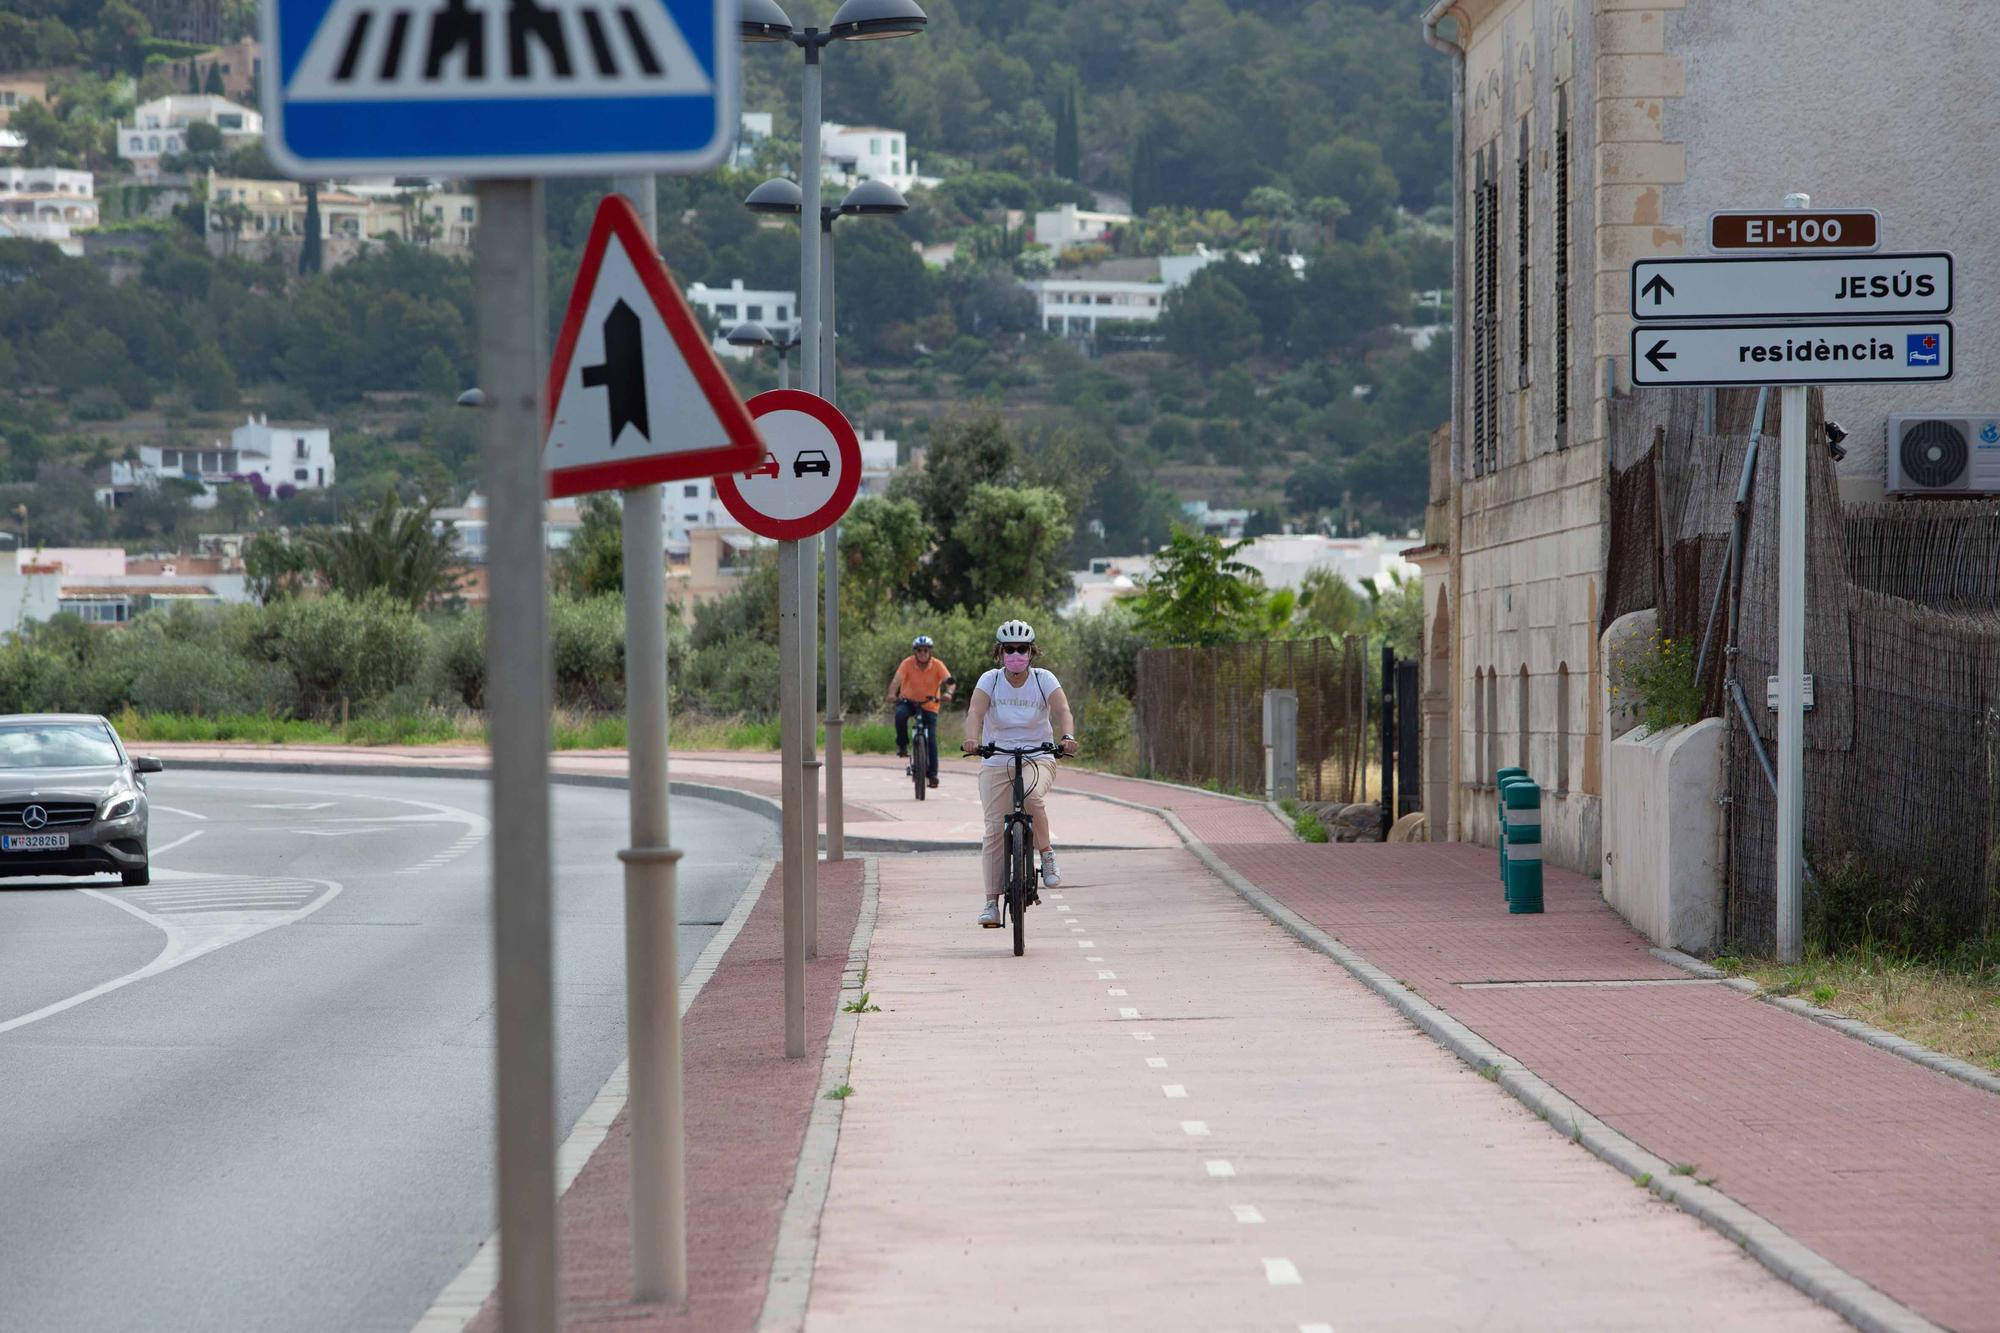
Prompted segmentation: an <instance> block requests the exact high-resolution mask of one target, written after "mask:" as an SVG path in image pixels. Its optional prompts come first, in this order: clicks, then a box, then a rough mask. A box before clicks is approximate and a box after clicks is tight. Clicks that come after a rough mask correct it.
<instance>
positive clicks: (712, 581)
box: [667, 528, 771, 625]
mask: <svg viewBox="0 0 2000 1333" xmlns="http://www.w3.org/2000/svg"><path fill="white" fill-rule="evenodd" d="M770 544H771V543H770V541H769V540H768V539H766V538H763V537H756V536H752V535H751V534H750V533H748V532H745V531H744V530H743V529H741V528H701V529H698V530H696V531H695V532H693V533H692V534H690V537H689V542H688V549H687V552H686V554H685V555H679V556H675V555H672V554H671V553H670V555H669V559H668V562H667V601H668V602H669V603H670V604H671V605H672V606H673V607H674V608H675V609H676V610H677V611H678V612H679V613H680V617H681V621H682V623H683V624H688V625H692V624H693V623H694V612H695V608H696V607H698V606H706V605H707V604H708V603H710V602H717V601H720V600H722V599H723V598H724V597H726V596H728V595H729V593H730V592H731V591H733V590H734V589H735V587H736V586H737V583H738V581H739V580H741V579H742V577H743V575H744V574H746V573H748V572H749V570H750V568H751V565H752V563H753V562H754V561H755V559H756V555H757V551H758V550H759V548H761V547H765V546H769V545H770Z"/></svg>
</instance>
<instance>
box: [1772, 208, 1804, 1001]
mask: <svg viewBox="0 0 2000 1333" xmlns="http://www.w3.org/2000/svg"><path fill="white" fill-rule="evenodd" d="M1785 207H1786V208H1787V209H1791V210H1794V211H1797V210H1803V209H1807V208H1810V207H1812V196H1811V195H1806V194H1788V195H1786V196H1785ZM1778 411H1779V413H1780V415H1781V416H1782V418H1783V419H1782V421H1781V423H1780V425H1779V431H1780V434H1779V439H1778V820H1777V823H1778V829H1777V848H1778V850H1777V857H1778V865H1777V877H1778V961H1779V962H1781V963H1796V962H1798V961H1799V957H1800V955H1801V953H1802V952H1803V948H1802V944H1803V933H1804V932H1803V922H1804V912H1803V910H1802V907H1803V902H1804V899H1803V895H1802V893H1801V890H1800V882H1799V880H1800V870H1801V867H1802V862H1803V859H1804V857H1805V778H1806V695H1805V674H1806V386H1805V385H1803V384H1787V385H1785V386H1784V388H1783V389H1782V390H1781V391H1780V393H1779V398H1778Z"/></svg>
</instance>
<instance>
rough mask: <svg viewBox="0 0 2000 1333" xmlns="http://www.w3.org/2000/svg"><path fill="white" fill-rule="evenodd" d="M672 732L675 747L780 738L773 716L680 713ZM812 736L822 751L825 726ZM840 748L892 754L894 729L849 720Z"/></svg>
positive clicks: (770, 745)
mask: <svg viewBox="0 0 2000 1333" xmlns="http://www.w3.org/2000/svg"><path fill="white" fill-rule="evenodd" d="M672 734H673V742H674V748H675V749H677V750H762V751H768V752H770V753H773V754H775V753H777V750H778V746H779V742H780V740H781V737H780V736H779V734H778V719H776V718H761V719H760V718H741V717H701V716H695V715H683V716H681V717H677V718H675V719H674V723H673V732H672ZM815 735H816V737H817V739H816V742H815V743H816V744H817V745H818V746H819V748H820V750H821V751H822V752H824V751H825V749H826V728H825V726H821V727H820V728H819V729H818V731H817V732H816V733H815ZM938 741H939V743H940V744H941V745H943V746H944V747H945V749H944V751H943V752H944V753H945V754H951V753H953V752H954V750H955V749H956V746H955V744H954V743H952V742H951V741H949V740H948V739H947V737H946V736H945V735H944V730H943V728H942V727H940V728H939V734H938ZM620 743H621V744H622V743H623V742H620ZM841 748H842V750H843V751H844V752H846V753H847V754H894V753H895V752H896V728H895V727H894V726H893V725H891V724H890V723H887V722H858V721H857V722H849V723H848V724H847V726H846V728H845V730H844V731H843V732H842V738H841Z"/></svg>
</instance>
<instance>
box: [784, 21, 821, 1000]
mask: <svg viewBox="0 0 2000 1333" xmlns="http://www.w3.org/2000/svg"><path fill="white" fill-rule="evenodd" d="M818 35H819V34H818V33H817V32H816V31H815V30H814V29H812V28H807V29H806V31H805V36H806V40H805V55H806V73H805V86H804V88H803V90H802V91H801V93H800V101H799V111H800V117H799V131H800V145H799V194H800V206H799V337H800V339H801V341H800V343H799V371H800V383H802V384H803V385H804V386H805V391H806V392H807V393H811V394H817V393H819V392H820V388H821V385H820V346H819V329H820V320H821V318H822V317H823V312H822V311H821V310H820V286H819V268H820V262H821V260H820V232H819V226H818V219H819V210H820V135H821V116H822V91H821V90H822V88H823V87H824V79H823V78H822V75H823V73H824V67H823V66H822V65H821V64H820V51H821V45H822V44H821V43H820V42H819V41H818V40H817V38H818ZM807 544H808V542H805V541H802V542H799V543H797V545H796V547H795V549H794V550H793V552H792V561H793V565H794V570H793V573H794V575H795V577H796V578H797V579H798V586H797V588H796V589H795V590H794V593H795V597H794V599H795V600H798V601H799V602H800V605H799V608H798V609H799V613H800V614H801V615H803V616H804V617H805V618H806V619H805V620H804V622H803V623H802V624H801V625H800V627H799V638H798V640H797V641H795V643H794V645H793V651H792V652H791V653H790V654H787V653H786V652H785V650H784V646H783V644H782V643H781V644H780V645H779V648H778V662H779V670H781V671H785V672H788V673H790V674H792V675H795V676H797V677H798V678H799V679H798V685H799V689H800V691H801V694H800V697H801V699H802V700H803V701H804V702H803V703H802V704H801V706H800V709H799V712H798V713H797V715H796V716H794V718H793V719H792V725H793V727H794V728H795V729H796V730H797V731H798V733H799V748H798V752H797V757H796V763H797V764H798V765H799V785H798V792H799V800H800V803H801V814H800V818H801V820H802V822H803V823H804V826H805V830H804V834H803V837H804V841H803V842H802V843H801V844H800V847H801V850H800V865H799V876H800V889H799V895H800V896H799V903H800V910H801V912H802V913H803V917H802V919H801V921H800V924H799V929H800V932H801V937H802V941H803V945H804V948H805V950H806V953H807V955H808V956H817V955H818V953H819V867H818V861H819V759H818V758H817V757H816V755H815V753H814V752H815V750H816V749H817V748H818V747H817V746H816V745H815V744H814V742H813V731H814V726H813V722H814V719H813V714H814V713H815V712H816V711H817V710H815V709H814V707H813V702H814V700H815V699H816V698H817V697H818V694H819V691H818V689H817V686H818V684H819V671H818V670H817V667H816V663H817V660H818V656H819V654H818V653H817V651H816V648H817V646H818V640H819V631H818V628H817V626H818V624H819V598H818V596H817V595H816V594H815V583H816V580H813V579H811V578H810V577H809V575H808V573H807V569H808V565H807V561H808V552H807V551H805V550H804V549H802V548H803V547H804V546H806V545H807ZM783 558H784V557H783V556H782V555H781V556H780V557H779V559H780V560H782V559H783ZM781 595H782V594H781ZM804 599H810V600H804ZM781 725H782V724H781ZM787 767H790V765H789V764H788V765H787ZM787 956H788V957H789V953H788V954H787ZM802 984H803V983H802ZM801 994H802V995H803V992H801ZM788 1012H789V1011H788Z"/></svg>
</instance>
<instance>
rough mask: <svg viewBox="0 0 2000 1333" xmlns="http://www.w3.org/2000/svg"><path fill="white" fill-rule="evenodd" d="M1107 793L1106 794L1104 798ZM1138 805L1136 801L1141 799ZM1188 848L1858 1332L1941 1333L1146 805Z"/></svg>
mask: <svg viewBox="0 0 2000 1333" xmlns="http://www.w3.org/2000/svg"><path fill="white" fill-rule="evenodd" d="M1106 799H1109V798H1106ZM1142 808H1143V807H1142ZM1154 813H1155V814H1157V815H1159V816H1160V818H1162V819H1164V820H1166V822H1167V825H1168V826H1169V827H1170V828H1172V829H1173V830H1174V832H1175V833H1176V834H1177V835H1179V837H1180V839H1181V841H1182V842H1184V843H1186V844H1187V847H1188V850H1189V851H1191V852H1193V853H1194V854H1195V856H1196V857H1197V858H1198V859H1200V861H1201V862H1202V864H1203V865H1205V866H1207V867H1208V868H1209V869H1210V870H1211V871H1213V872H1214V873H1215V875H1216V877H1217V878H1218V879H1220V880H1221V881H1222V882H1223V883H1224V884H1227V885H1228V886H1229V887H1230V888H1231V889H1234V890H1235V891H1236V893H1237V895H1238V896H1240V897H1241V898H1242V899H1243V900H1244V901H1245V902H1247V903H1249V904H1250V905H1251V906H1253V907H1255V908H1256V909H1257V910H1258V911H1260V912H1262V913H1263V914H1264V915H1265V916H1267V917H1269V918H1270V919H1271V920H1272V921H1274V922H1276V923H1277V924H1278V925H1279V926H1280V927H1282V928H1283V929H1284V930H1285V931H1286V932H1287V933H1288V934H1290V935H1291V936H1292V937H1293V938H1295V939H1297V940H1298V941H1299V942H1300V943H1301V944H1304V945H1305V946H1306V947H1308V948H1310V949H1313V950H1315V951H1317V952H1319V953H1322V954H1325V955H1326V956H1327V957H1329V958H1331V959H1333V960H1334V961H1335V962H1337V963H1339V964H1340V965H1341V966H1342V967H1343V968H1345V969H1346V970H1347V971H1348V972H1349V973H1350V974H1352V975H1353V976H1354V978H1355V979H1356V980H1358V981H1360V982H1361V984H1362V985H1364V986H1366V987H1368V989H1370V990H1372V991H1374V992H1375V993H1376V994H1377V995H1379V996H1381V997H1382V998H1383V999H1385V1000H1387V1001H1388V1002H1389V1004H1390V1005H1391V1006H1392V1007H1393V1008H1395V1010H1396V1011H1397V1012H1398V1013H1400V1014H1401V1015H1402V1016H1403V1017H1404V1018H1406V1019H1408V1020H1409V1021H1410V1022H1411V1023H1413V1024H1415V1025H1416V1026H1417V1027H1418V1028H1420V1029H1422V1030H1423V1032H1425V1033H1426V1034H1427V1035H1429V1036H1430V1037H1431V1039H1432V1040H1434V1041H1436V1042H1437V1043H1438V1044H1439V1045H1441V1046H1443V1047H1444V1048H1445V1049H1446V1050H1448V1051H1450V1052H1451V1053H1452V1054H1453V1055H1456V1056H1457V1057H1458V1058H1459V1059H1460V1060H1463V1061H1464V1062H1465V1063H1466V1064H1468V1065H1470V1066H1472V1068H1474V1069H1476V1070H1478V1071H1479V1073H1480V1074H1481V1076H1483V1077H1485V1078H1488V1079H1491V1080H1493V1081H1494V1082H1496V1083H1498V1084H1499V1085H1500V1086H1501V1087H1503V1088H1505V1089H1506V1090H1507V1091H1508V1092H1509V1093H1510V1094H1512V1095H1513V1097H1514V1098H1515V1099H1516V1100H1518V1101H1519V1102H1520V1103H1521V1104H1522V1105H1524V1106H1526V1107H1527V1108H1528V1109H1529V1110H1531V1111H1533V1112H1534V1113H1535V1114H1536V1115H1538V1116H1540V1117H1541V1118H1542V1119H1543V1120H1545V1121H1547V1122H1548V1124H1549V1127H1550V1128H1551V1129H1554V1130H1555V1131H1556V1132H1557V1133H1560V1134H1563V1135H1565V1136H1566V1137H1567V1138H1568V1139H1569V1140H1570V1141H1571V1142H1572V1143H1576V1144H1578V1145H1580V1146H1582V1147H1583V1148H1585V1149H1587V1150H1589V1152H1590V1153H1591V1154H1592V1155H1593V1156H1595V1157H1597V1158H1598V1159H1599V1160H1601V1161H1604V1162H1608V1163H1609V1164H1610V1165H1612V1166H1614V1167H1616V1168H1617V1169H1618V1170H1619V1171H1622V1172H1623V1173H1625V1174H1626V1175H1627V1176H1629V1177H1631V1178H1632V1180H1633V1182H1634V1183H1635V1184H1643V1185H1644V1186H1645V1187H1646V1188H1647V1189H1649V1190H1651V1191H1652V1193H1653V1194H1655V1195H1657V1196H1658V1197H1659V1198H1662V1199H1665V1200H1666V1201H1668V1202H1669V1203H1672V1204H1675V1205H1677V1206H1678V1207H1680V1208H1681V1209H1682V1210H1683V1211H1685V1212H1687V1213H1689V1214H1691V1215H1692V1216H1694V1217H1696V1218H1698V1219H1700V1220H1701V1221H1703V1222H1705V1223H1707V1224H1708V1225H1709V1226H1711V1227H1713V1228H1714V1229H1715V1230H1717V1231H1719V1232H1721V1233H1722V1234H1723V1235H1725V1236H1727V1237H1729V1238H1730V1239H1731V1240H1733V1241H1735V1242H1736V1243H1737V1244H1739V1245H1741V1246H1742V1247H1743V1248H1744V1250H1745V1251H1746V1252H1747V1253H1749V1254H1751V1255H1752V1256H1754V1257H1755V1258H1756V1259H1757V1261H1758V1262H1759V1263H1761V1264H1763V1265H1764V1267H1766V1268H1768V1269H1770V1270H1771V1272H1773V1273H1775V1274H1777V1275H1778V1276H1779V1277H1781V1278H1783V1279H1784V1280H1785V1281H1787V1282H1789V1283H1791V1284H1792V1285H1793V1286H1794V1287H1797V1288H1798V1289H1799V1290H1800V1291H1802V1292H1804V1293H1805V1294H1806V1295H1807V1296H1810V1297H1812V1299H1814V1300H1816V1301H1818V1302H1819V1303H1820V1304H1822V1305H1824V1306H1826V1307H1827V1308H1828V1309H1830V1310H1832V1311H1834V1313H1836V1314H1838V1315H1840V1316H1841V1317H1842V1318H1844V1319H1846V1320H1847V1321H1848V1322H1849V1323H1851V1324H1853V1325H1854V1326H1855V1327H1856V1328H1859V1329H1862V1330H1864V1331H1865V1333H1942V1330H1941V1329H1940V1328H1939V1326H1938V1325H1936V1324H1934V1323H1932V1322H1931V1321H1930V1320H1928V1319H1925V1318H1924V1317H1923V1316H1922V1315H1920V1314H1918V1313H1917V1312H1916V1311H1914V1310H1912V1309H1910V1308H1909V1307H1907V1306H1905V1305H1903V1304H1901V1303H1900V1302H1898V1301H1895V1300H1893V1299H1891V1298H1890V1297H1888V1296H1886V1295H1884V1294H1883V1293H1882V1292H1880V1291H1877V1290H1876V1289H1875V1288H1873V1287H1871V1286H1869V1285H1868V1284H1867V1283H1865V1282H1863V1281H1862V1280H1861V1279H1860V1278H1857V1277H1855V1276H1854V1275H1853V1274H1851V1273H1848V1272H1845V1271H1844V1270H1842V1269H1840V1268H1838V1267H1836V1266H1835V1265H1834V1264H1832V1263H1831V1262H1830V1261H1828V1260H1827V1259H1826V1258H1825V1257H1824V1256H1822V1255H1820V1254H1819V1253H1817V1252H1816V1251H1814V1250H1813V1249H1811V1248H1810V1247H1809V1246H1807V1245H1805V1244H1804V1243H1802V1242H1800V1241H1798V1240H1796V1239H1794V1238H1793V1237H1792V1236H1790V1235H1788V1234H1787V1233H1785V1232H1784V1231H1782V1230H1780V1229H1779V1228H1778V1227H1777V1226H1775V1225H1774V1224H1772V1223H1771V1222H1770V1221H1768V1220H1767V1219H1765V1218H1763V1217H1761V1216H1759V1215H1758V1214H1756V1213H1754V1212H1752V1211H1751V1210H1750V1209H1748V1208H1746V1207H1744V1206H1743V1205H1742V1204H1740V1203H1738V1202H1737V1201H1736V1200H1734V1199H1732V1198H1730V1197H1729V1196H1728V1195H1726V1194H1724V1193H1723V1192H1722V1191H1720V1190H1718V1189H1715V1188H1713V1187H1712V1186H1708V1185H1703V1184H1701V1183H1700V1182H1698V1181H1696V1180H1694V1179H1692V1178H1690V1177H1686V1176H1678V1175H1675V1174H1673V1164H1672V1163H1669V1162H1667V1161H1666V1160H1665V1159H1664V1158H1661V1157H1658V1156H1655V1155H1654V1154H1653V1153H1651V1152H1648V1151H1647V1150H1646V1149H1645V1148H1643V1147H1641V1146H1640V1145H1639V1144H1637V1143H1635V1142H1633V1141H1632V1140H1631V1139H1629V1138H1627V1137H1625V1136H1624V1135H1623V1134H1621V1133H1619V1132H1618V1131H1617V1130H1615V1129H1612V1128H1611V1127H1610V1126H1609V1125H1606V1124H1605V1123H1604V1122H1603V1121H1601V1120H1599V1119H1598V1118H1597V1117H1596V1116H1594V1115H1591V1114H1590V1113H1589V1112H1588V1111H1586V1110H1584V1109H1583V1108H1582V1107H1581V1106H1578V1105H1577V1104H1576V1103H1575V1102H1573V1101H1571V1100H1570V1099H1569V1098H1568V1097H1565V1096H1564V1095H1563V1094H1562V1093H1560V1092H1558V1091H1556V1089H1555V1088H1554V1087H1552V1086H1551V1085H1550V1084H1549V1083H1547V1082H1546V1081H1544V1080H1543V1079H1542V1078H1541V1076H1540V1075H1538V1074H1535V1073H1534V1072H1533V1071H1531V1070H1529V1069H1527V1068H1525V1067H1523V1066H1522V1065H1521V1064H1520V1063H1519V1062H1518V1061H1516V1060H1515V1059H1514V1058H1513V1057H1512V1056H1510V1055H1508V1054H1507V1053H1506V1052H1505V1051H1503V1050H1501V1049H1500V1048H1499V1047H1498V1046H1495V1045H1494V1044H1493V1043H1492V1042H1489V1041H1487V1040H1486V1039H1485V1038H1484V1037H1482V1036H1480V1035H1479V1034H1478V1033H1476V1032H1474V1031H1473V1030H1472V1029H1471V1028H1469V1027H1467V1026H1465V1024H1463V1023H1461V1022H1459V1021H1458V1020H1457V1019H1455V1018H1453V1017H1452V1016H1451V1015H1449V1014H1447V1013H1445V1012H1444V1011H1443V1010H1442V1009H1439V1008H1438V1007H1437V1006H1435V1005H1433V1004H1431V1003H1430V1001H1428V1000H1426V999H1424V998H1423V997H1422V996H1420V995H1418V994H1417V993H1416V992H1414V991H1412V990H1410V989H1409V988H1408V987H1406V986H1404V985H1402V984H1401V983H1399V982H1397V981H1396V980H1394V979H1393V978H1392V977H1390V976H1389V975H1388V973H1386V972H1384V971H1382V970H1381V969H1380V968H1378V967H1376V966H1375V965H1374V964H1373V963H1370V962H1369V961H1368V960H1367V959H1365V958H1363V957H1361V956H1360V955H1359V954H1357V953H1355V952H1354V951H1353V950H1351V949H1349V948H1348V947H1347V946H1345V945H1343V944H1342V943H1340V941H1338V940H1336V939H1334V938H1333V937H1332V936H1330V935H1328V934H1327V933H1326V932H1325V931H1323V930H1321V929H1320V928H1319V927H1317V926H1315V925H1313V924H1312V923H1311V922H1309V921H1307V920H1305V918H1303V917H1301V916H1299V915H1298V914H1297V913H1296V912H1293V911H1292V910H1291V909H1290V908H1288V907H1286V906H1285V905H1284V904H1283V903H1280V902H1279V901H1278V900H1277V899H1275V898H1273V897H1271V895H1270V894H1268V893H1266V892H1264V890H1262V889H1260V888H1258V887H1257V886H1256V885H1255V884H1252V883H1251V882H1250V881H1249V880H1247V879H1245V878H1244V877H1243V876H1242V875H1240V874H1238V873H1237V872H1236V870H1235V869H1233V868H1232V867H1230V866H1229V865H1228V864H1227V863H1226V862H1224V861H1223V860H1222V858H1221V857H1219V856H1217V855H1216V854H1215V853H1214V852H1213V851H1211V850H1210V849H1209V847H1208V845H1207V844H1206V843H1204V842H1202V841H1201V840H1200V839H1198V838H1196V837H1195V836H1194V834H1193V833H1191V832H1190V831H1189V830H1188V827H1187V825H1185V824H1183V823H1182V822H1181V821H1180V818H1179V817H1178V816H1177V815H1175V814H1174V812H1173V811H1171V810H1155V811H1154Z"/></svg>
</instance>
